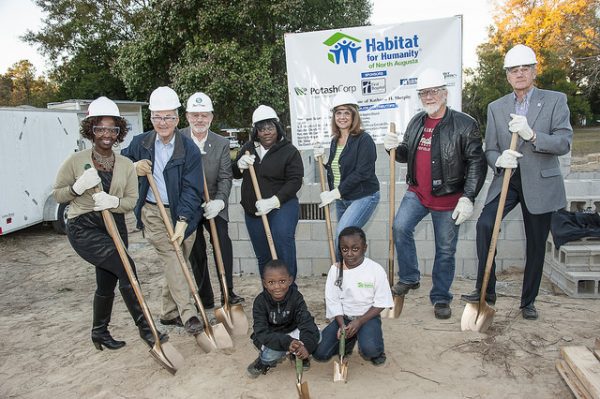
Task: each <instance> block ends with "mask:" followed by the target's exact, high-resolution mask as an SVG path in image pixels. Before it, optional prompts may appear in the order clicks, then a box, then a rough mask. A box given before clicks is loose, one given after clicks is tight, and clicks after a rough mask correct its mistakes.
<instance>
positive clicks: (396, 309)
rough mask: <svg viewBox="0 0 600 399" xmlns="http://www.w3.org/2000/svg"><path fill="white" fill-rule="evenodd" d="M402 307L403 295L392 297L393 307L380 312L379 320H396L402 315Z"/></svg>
mask: <svg viewBox="0 0 600 399" xmlns="http://www.w3.org/2000/svg"><path fill="white" fill-rule="evenodd" d="M403 307H404V295H402V296H397V295H394V306H392V307H391V308H386V309H383V310H382V311H381V318H383V319H397V318H398V317H400V314H401V313H402V308H403Z"/></svg>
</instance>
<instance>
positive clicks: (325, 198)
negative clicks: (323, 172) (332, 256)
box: [314, 92, 380, 261]
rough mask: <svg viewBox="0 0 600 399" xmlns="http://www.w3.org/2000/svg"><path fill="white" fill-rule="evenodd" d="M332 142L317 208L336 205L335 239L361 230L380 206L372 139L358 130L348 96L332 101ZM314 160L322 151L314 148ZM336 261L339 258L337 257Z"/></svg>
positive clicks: (352, 100)
mask: <svg viewBox="0 0 600 399" xmlns="http://www.w3.org/2000/svg"><path fill="white" fill-rule="evenodd" d="M331 132H332V136H333V138H332V140H331V147H330V149H329V160H328V161H327V164H326V165H325V168H326V169H327V180H328V183H329V190H330V191H324V192H322V193H321V204H320V205H319V206H320V207H323V206H325V205H328V204H330V203H332V202H333V201H335V205H336V209H337V218H338V224H337V231H336V234H335V237H336V243H335V247H336V248H337V237H338V236H339V234H340V232H341V231H342V230H344V229H345V228H346V227H348V226H357V227H363V226H364V225H365V224H367V222H368V221H369V218H370V217H371V215H372V214H373V212H375V208H376V207H377V204H378V203H379V197H380V196H379V180H377V176H375V161H376V160H377V151H376V148H375V143H374V142H373V139H372V138H371V136H370V135H369V134H368V133H367V132H365V131H364V130H362V129H361V120H360V115H359V113H358V102H357V101H356V99H355V98H354V96H352V95H351V94H349V93H344V92H342V93H339V94H338V95H336V96H335V97H334V99H333V116H332V118H331ZM314 155H315V158H316V157H319V156H322V155H323V148H322V147H316V148H315V154H314ZM336 256H337V258H338V261H339V260H340V255H339V254H337V255H336Z"/></svg>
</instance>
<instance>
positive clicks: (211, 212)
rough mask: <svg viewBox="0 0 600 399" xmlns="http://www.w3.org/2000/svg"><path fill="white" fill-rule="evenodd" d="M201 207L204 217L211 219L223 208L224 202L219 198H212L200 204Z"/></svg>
mask: <svg viewBox="0 0 600 399" xmlns="http://www.w3.org/2000/svg"><path fill="white" fill-rule="evenodd" d="M202 208H204V218H205V219H212V218H214V217H215V216H217V215H218V214H219V212H221V211H222V210H223V209H225V202H223V200H220V199H214V200H211V201H208V202H205V203H204V204H202Z"/></svg>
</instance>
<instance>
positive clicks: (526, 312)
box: [521, 303, 538, 320]
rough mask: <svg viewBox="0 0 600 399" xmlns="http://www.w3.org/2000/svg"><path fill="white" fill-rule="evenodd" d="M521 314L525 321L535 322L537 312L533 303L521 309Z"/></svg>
mask: <svg viewBox="0 0 600 399" xmlns="http://www.w3.org/2000/svg"><path fill="white" fill-rule="evenodd" d="M521 312H522V313H523V318H524V319H525V320H536V319H537V318H538V311H537V309H536V308H535V306H534V305H533V303H530V304H529V305H527V306H524V307H522V308H521Z"/></svg>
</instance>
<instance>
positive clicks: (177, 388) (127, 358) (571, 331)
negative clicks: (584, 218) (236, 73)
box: [0, 220, 600, 399]
mask: <svg viewBox="0 0 600 399" xmlns="http://www.w3.org/2000/svg"><path fill="white" fill-rule="evenodd" d="M130 222H131V220H130ZM130 226H131V231H132V232H131V237H130V241H131V246H130V252H131V254H132V256H133V258H134V259H135V260H136V263H137V266H138V271H139V276H140V279H141V281H142V290H143V292H144V294H145V296H146V298H147V299H148V302H149V305H150V308H151V310H152V312H153V314H154V318H155V319H156V320H158V313H159V310H160V302H159V301H160V298H159V292H160V289H159V287H160V279H161V266H160V264H158V262H157V261H156V257H155V255H154V250H153V249H152V248H151V247H150V246H149V245H148V244H147V243H146V241H145V239H144V238H143V237H142V234H141V232H139V231H134V230H133V225H131V224H130ZM0 254H1V256H0V275H1V276H2V278H1V279H0V337H1V339H0V398H63V399H66V398H245V399H251V398H255V399H259V398H296V397H297V394H296V389H295V374H294V369H293V368H292V366H291V364H290V363H289V362H287V361H286V362H284V363H283V364H280V365H279V366H277V367H276V368H275V369H273V370H272V371H270V372H269V373H268V374H267V375H262V376H260V377H259V378H258V379H255V380H252V379H249V378H248V377H247V376H246V366H247V365H248V364H249V363H250V362H252V361H253V360H254V359H255V358H256V356H257V352H256V350H255V349H254V347H253V346H252V344H251V342H250V340H249V338H248V337H235V338H234V345H235V347H234V349H232V350H227V351H225V350H223V351H216V352H211V353H208V354H205V353H203V352H202V351H201V349H200V347H199V346H198V345H197V344H196V342H195V340H194V339H193V338H191V337H190V336H188V335H187V334H186V333H185V332H184V331H183V329H182V328H177V327H165V326H161V325H160V324H159V328H160V329H162V330H164V331H168V333H169V335H170V342H171V343H172V344H173V345H174V347H175V348H177V349H178V350H179V351H180V352H181V353H182V354H183V356H184V357H185V363H184V365H183V367H181V369H180V370H179V371H178V372H177V374H176V375H174V376H173V375H170V374H169V373H168V372H167V371H165V370H164V369H162V368H161V367H160V366H159V365H158V364H157V363H156V362H155V361H154V360H153V359H152V358H151V357H150V355H149V354H148V349H147V347H146V346H145V344H144V343H143V342H142V341H141V340H140V339H139V337H138V335H137V329H136V328H135V326H134V325H133V322H132V321H131V318H130V316H129V314H128V312H127V310H126V308H125V305H124V303H123V301H122V300H121V298H120V296H119V294H117V300H116V302H115V307H114V311H113V320H112V324H111V332H112V334H113V336H114V337H116V338H118V339H125V340H126V341H127V346H125V347H124V348H123V349H121V350H118V351H108V350H104V351H98V350H96V349H95V348H94V346H93V345H92V343H91V340H90V327H91V321H92V313H91V303H92V296H93V292H94V287H95V282H94V271H93V267H92V266H90V265H89V264H87V263H86V262H85V261H83V260H82V259H81V258H79V257H78V256H77V255H76V254H75V252H74V251H73V250H72V248H71V247H70V245H69V243H68V241H67V239H66V237H65V236H60V235H57V234H56V233H54V232H53V231H52V230H51V229H50V228H49V227H45V226H41V225H40V226H35V227H32V228H29V229H26V230H23V231H20V232H17V233H14V234H11V235H8V236H4V237H0ZM521 277H522V276H521V274H520V273H519V272H513V273H507V274H503V275H501V276H500V277H499V279H500V282H499V285H498V292H499V298H498V304H497V310H498V312H497V313H496V316H495V318H494V323H493V326H492V328H491V329H490V330H489V331H488V334H480V333H475V332H461V331H460V317H461V314H462V312H463V308H464V306H463V305H462V304H461V303H460V301H459V299H458V298H459V294H460V293H462V292H467V291H470V290H471V289H472V287H473V282H472V281H469V280H461V279H457V280H456V281H455V282H454V285H453V291H454V293H455V300H454V302H453V303H452V310H453V314H452V318H451V319H449V320H446V321H440V320H436V319H435V318H434V316H433V311H432V307H431V305H430V304H429V299H428V292H429V289H430V287H431V279H430V278H429V277H427V276H425V277H424V278H423V279H422V286H421V288H420V289H419V290H417V291H411V293H410V294H409V295H408V296H407V297H406V302H405V306H404V310H403V313H402V315H401V316H400V318H399V319H388V320H385V321H384V338H385V345H386V353H387V357H388V361H387V363H386V364H385V365H384V366H382V367H374V366H373V365H371V364H370V362H366V361H364V360H363V359H362V358H361V357H360V356H359V355H358V353H357V352H356V351H355V354H353V355H352V356H351V358H350V364H349V373H348V382H347V383H346V384H344V383H333V382H332V371H333V361H331V362H329V363H325V364H323V363H316V362H314V361H313V362H312V367H311V369H310V370H309V371H308V372H306V373H305V374H304V380H305V381H307V382H308V385H309V389H310V392H311V397H312V398H329V397H340V398H341V397H344V398H392V397H394V398H399V397H402V398H570V397H571V393H570V391H569V389H568V388H567V386H566V385H565V384H564V383H563V381H562V379H561V378H560V377H559V375H558V373H557V372H556V370H555V367H554V363H555V360H556V359H557V358H558V357H559V349H560V347H561V346H563V345H587V346H592V345H593V342H594V338H595V337H597V336H598V335H600V315H599V314H600V306H599V305H600V302H599V301H597V300H577V299H572V298H569V297H566V296H564V295H562V294H561V293H560V292H556V291H555V289H554V288H553V287H552V286H551V284H550V283H549V282H548V281H547V280H544V282H543V285H542V290H541V293H540V296H539V297H538V300H537V303H536V304H537V307H538V310H539V311H540V319H539V320H538V321H525V320H523V319H522V317H521V314H520V312H519V310H518V305H519V293H520V288H521ZM324 283H325V278H324V277H322V276H319V277H310V278H300V279H299V281H298V285H299V287H300V290H301V291H302V292H303V293H304V296H305V298H307V302H308V305H309V308H310V310H311V311H312V312H313V315H314V316H315V318H316V321H317V324H318V325H319V327H321V328H323V327H324V326H325V325H326V321H325V319H324V315H325V312H324V308H323V306H324V305H323V290H324ZM215 286H216V284H215ZM235 286H236V292H237V293H238V294H240V295H243V296H244V297H245V298H247V301H246V305H245V310H246V313H247V314H248V315H249V317H250V316H251V303H252V299H253V297H254V296H255V295H256V294H257V293H258V292H259V290H261V286H260V281H259V278H258V277H257V276H255V275H245V276H241V277H235Z"/></svg>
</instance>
